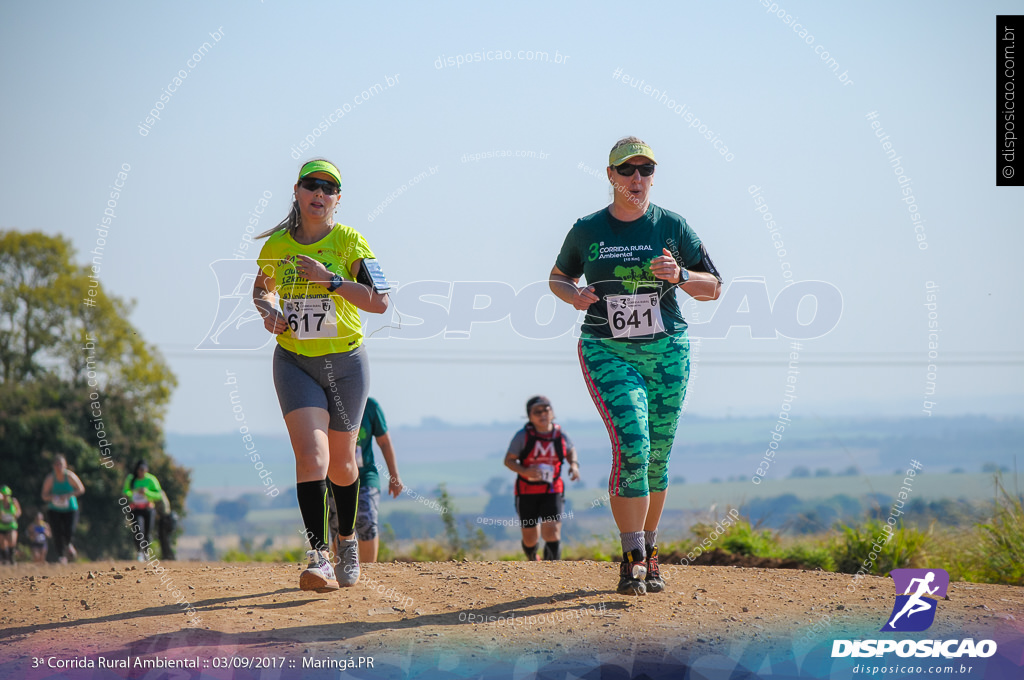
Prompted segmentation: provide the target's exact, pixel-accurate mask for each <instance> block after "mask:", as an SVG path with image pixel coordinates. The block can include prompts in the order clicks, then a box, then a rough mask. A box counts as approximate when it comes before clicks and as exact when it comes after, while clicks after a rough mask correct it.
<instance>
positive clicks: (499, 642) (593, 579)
mask: <svg viewBox="0 0 1024 680" xmlns="http://www.w3.org/2000/svg"><path fill="white" fill-rule="evenodd" d="M165 566H167V570H166V571H165V572H164V573H162V574H158V573H157V572H156V571H155V570H154V569H153V568H150V567H147V566H146V565H144V564H135V563H94V564H91V565H72V566H67V567H59V566H45V567H43V568H40V569H36V568H34V567H32V566H24V565H23V566H18V567H14V568H11V567H6V568H0V595H2V604H0V610H2V611H0V639H2V640H3V642H2V643H0V677H2V678H11V677H18V678H22V677H28V678H34V677H88V678H102V677H146V678H157V677H199V676H200V675H202V676H203V677H263V678H282V677H283V678H293V677H338V676H337V673H338V671H339V670H340V669H339V668H338V664H339V663H340V664H341V665H342V666H345V665H346V664H347V665H348V666H349V669H348V670H347V671H346V672H348V673H349V674H350V675H352V676H354V677H373V678H384V677H396V678H397V677H498V676H508V677H526V676H527V675H528V674H529V673H530V672H531V671H534V670H543V671H545V672H549V674H550V676H551V677H582V676H584V675H585V674H587V673H588V672H589V671H590V670H592V669H595V668H598V667H599V666H601V665H605V666H608V665H617V666H620V667H621V668H622V669H623V672H624V673H625V674H624V675H623V674H621V673H620V674H619V677H637V676H639V675H641V674H643V673H646V674H647V675H648V676H649V677H659V676H661V675H665V676H666V677H682V675H680V673H681V672H682V669H684V668H691V669H694V671H695V672H696V671H697V670H699V669H705V668H706V669H712V670H714V669H716V668H717V669H719V671H720V672H721V671H722V669H727V668H735V667H736V666H737V665H741V666H743V667H746V668H749V669H752V670H754V671H760V673H761V674H763V675H765V676H767V675H768V672H769V669H771V671H772V672H774V673H777V672H779V671H778V669H779V668H782V667H783V666H786V665H787V664H794V663H797V660H800V661H801V662H802V664H803V666H802V667H803V668H805V669H806V668H810V666H809V665H808V664H811V663H812V662H813V663H818V664H825V663H828V664H831V662H832V659H831V658H830V655H829V651H830V650H831V646H832V641H833V640H834V639H837V638H844V639H846V638H848V639H856V638H867V637H870V638H876V637H884V636H883V635H881V634H879V633H878V629H879V628H880V627H881V625H882V624H884V623H885V620H886V617H887V615H889V613H890V611H891V609H892V606H893V601H894V591H893V583H892V581H891V580H890V579H888V578H875V577H866V578H863V579H861V580H859V581H856V582H855V581H854V580H853V579H852V577H850V576H846V575H839V574H828V573H822V572H809V571H795V570H782V569H775V570H769V569H744V568H736V567H694V566H687V567H683V566H671V565H667V566H664V567H663V573H664V576H665V578H666V581H667V582H668V589H667V591H666V592H664V593H661V594H657V595H653V594H652V595H647V596H645V597H641V598H633V597H625V596H621V595H617V594H616V593H615V592H614V590H613V586H614V585H615V583H616V581H617V574H618V565H617V564H609V563H598V562H550V563H545V562H541V563H525V562H464V563H455V562H446V563H416V564H402V563H396V564H375V565H369V566H367V567H364V572H363V580H362V581H361V583H360V584H358V585H357V586H355V587H354V588H349V589H343V590H341V591H338V592H335V593H330V594H324V595H319V594H315V593H305V592H302V591H299V590H298V588H297V584H298V574H299V571H300V570H301V566H299V565H295V564H287V565H284V564H225V563H209V564H202V563H194V562H184V563H182V562H179V563H167V564H166V565H165ZM191 612H194V613H191ZM909 637H916V638H922V637H923V638H927V639H945V638H963V637H973V638H974V639H975V640H981V639H995V640H998V641H999V645H1000V647H999V653H998V654H997V656H996V657H993V659H988V660H979V661H987V662H988V663H989V664H993V663H995V661H997V660H998V661H999V663H1001V664H1005V663H1008V662H1010V659H1013V661H1015V662H1017V663H1019V662H1021V661H1022V660H1024V651H1022V650H1024V590H1022V589H1020V588H1014V587H1008V586H994V585H978V584H969V583H955V584H951V586H950V592H949V599H948V601H940V602H939V610H938V614H937V616H936V620H935V623H934V625H933V626H932V627H931V628H930V629H929V630H928V631H927V632H926V633H918V634H910V635H909ZM808 652H810V654H808ZM101 658H102V660H103V662H102V665H101V663H100V660H101ZM371 658H372V663H373V666H372V668H371V667H370V666H369V665H368V664H369V663H370V661H368V660H369V659H371ZM196 659H198V661H196ZM844 661H845V662H846V663H848V664H849V663H852V660H849V659H846V660H844ZM90 662H91V663H92V665H90ZM179 662H180V663H182V664H187V663H196V664H197V665H198V667H197V668H189V667H185V668H182V669H174V668H168V667H167V666H168V664H169V663H170V665H175V664H177V663H179ZM111 663H124V664H125V665H126V666H127V668H124V667H120V668H118V667H115V668H109V666H110V664H111ZM154 664H155V665H157V666H158V667H157V668H152V666H153V665H154ZM729 664H732V665H731V666H730V665H729ZM225 665H226V666H227V668H221V666H225ZM33 666H37V667H36V668H33ZM360 666H362V667H360ZM1000 667H1001V666H1000ZM793 668H794V669H795V668H796V666H793ZM1011 668H1012V666H1011ZM827 670H828V669H827V668H825V667H822V669H821V672H822V674H821V677H828V673H827V672H826V671H827ZM982 670H985V669H982ZM997 670H998V669H997V668H996V666H992V665H990V666H989V667H988V669H987V672H985V673H984V677H998V676H997V675H993V673H996V672H997ZM1018 670H1020V669H1018ZM710 672H711V671H708V672H704V671H700V675H708V673H710ZM524 674H527V675H524ZM714 674H715V673H711V675H714ZM691 676H692V673H691ZM592 677H597V676H592ZM693 677H697V676H693ZM724 677H728V673H726V675H725V676H724ZM931 677H935V676H931ZM973 677H982V675H979V673H978V672H975V674H974V675H973ZM1007 677H1013V676H1007ZM1017 677H1024V672H1021V673H1020V674H1019V675H1018V676H1017Z"/></svg>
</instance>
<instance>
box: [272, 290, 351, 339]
mask: <svg viewBox="0 0 1024 680" xmlns="http://www.w3.org/2000/svg"><path fill="white" fill-rule="evenodd" d="M284 318H285V321H287V322H288V327H289V328H291V329H292V335H293V336H294V337H295V339H296V340H315V339H319V338H336V337H338V316H337V313H336V312H335V309H334V300H332V299H331V298H305V299H295V300H285V301H284Z"/></svg>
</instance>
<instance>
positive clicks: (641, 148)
mask: <svg viewBox="0 0 1024 680" xmlns="http://www.w3.org/2000/svg"><path fill="white" fill-rule="evenodd" d="M656 165H657V161H655V159H654V151H653V150H652V149H651V148H650V147H649V146H647V145H646V144H645V143H644V142H643V141H642V140H640V139H637V138H636V137H626V138H625V139H620V140H619V141H618V142H616V144H615V146H613V147H612V150H611V153H610V154H609V158H608V168H607V171H606V172H607V175H608V181H609V182H610V183H611V185H612V189H613V199H612V203H611V205H609V206H608V207H606V208H604V209H603V210H600V211H598V212H596V213H593V214H592V215H588V216H586V217H582V218H580V219H579V220H577V221H576V224H574V225H573V227H572V229H571V230H570V231H569V234H568V235H567V236H566V237H565V241H564V243H563V245H562V250H561V252H560V253H559V254H558V258H557V259H556V260H555V266H554V268H553V269H552V270H551V275H550V277H549V281H550V286H551V291H552V292H553V293H554V294H555V295H557V296H558V297H559V299H561V300H562V301H563V302H566V303H568V304H570V305H572V306H573V307H575V308H576V309H578V310H580V311H586V312H587V317H586V320H585V321H584V322H583V328H582V332H581V335H580V342H579V350H578V353H579V359H580V366H581V368H582V370H583V377H584V379H585V381H586V383H587V388H588V390H589V391H590V396H591V398H592V399H593V400H594V405H595V406H596V407H597V410H598V412H599V413H600V414H601V418H602V419H603V420H604V423H605V426H606V427H607V429H608V434H609V438H610V440H611V449H612V465H611V473H610V475H609V479H608V495H609V498H610V505H611V509H612V515H613V516H614V518H615V523H616V524H617V525H618V528H619V536H620V539H621V542H622V555H623V557H622V567H621V569H620V574H619V585H618V589H617V590H618V592H619V593H622V594H624V595H645V594H646V593H649V592H651V593H659V592H663V591H664V590H665V581H664V579H663V578H662V577H661V572H660V569H659V566H658V547H657V535H658V523H659V522H660V520H661V511H662V509H663V508H664V506H665V497H666V493H667V491H668V459H669V454H670V453H671V451H672V443H673V441H674V439H675V434H676V425H677V423H678V422H679V415H680V412H681V410H682V404H683V399H684V397H685V396H686V382H687V379H688V378H689V372H690V359H689V341H688V339H687V335H686V321H685V320H684V319H683V316H682V313H681V311H680V307H679V303H678V301H677V300H676V291H677V290H681V291H683V292H684V293H686V294H687V295H689V296H690V297H692V298H693V299H695V300H715V299H717V298H718V296H719V294H720V292H721V283H722V279H721V277H720V276H719V275H718V271H717V270H716V269H715V267H714V265H713V264H712V262H711V259H710V258H709V257H708V254H707V249H705V247H704V245H703V243H702V242H701V240H700V238H698V237H697V234H696V233H695V232H694V230H693V229H692V228H690V225H689V224H687V222H686V220H685V219H683V218H682V217H681V216H680V215H677V214H676V213H674V212H671V211H669V210H665V209H664V208H661V207H659V206H656V205H654V204H653V203H651V201H650V190H651V186H652V184H653V182H654V171H655V168H656ZM581 277H586V279H587V285H586V286H585V287H583V286H579V285H578V284H579V280H580V278H581Z"/></svg>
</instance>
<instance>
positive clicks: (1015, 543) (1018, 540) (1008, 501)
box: [977, 475, 1024, 586]
mask: <svg viewBox="0 0 1024 680" xmlns="http://www.w3.org/2000/svg"><path fill="white" fill-rule="evenodd" d="M977 529H978V532H979V534H980V535H979V537H978V538H979V542H980V543H981V546H980V547H981V554H982V555H983V556H984V557H983V571H984V576H985V580H986V581H988V582H989V583H1007V584H1010V585H1015V586H1020V585H1024V505H1022V503H1021V498H1020V495H1019V494H1018V495H1017V496H1011V495H1010V493H1009V492H1008V491H1007V490H1006V489H1005V488H1004V487H1003V484H1002V481H1001V480H1000V477H999V475H996V500H995V506H994V508H993V513H992V518H991V519H990V520H989V521H988V522H986V523H983V524H978V525H977Z"/></svg>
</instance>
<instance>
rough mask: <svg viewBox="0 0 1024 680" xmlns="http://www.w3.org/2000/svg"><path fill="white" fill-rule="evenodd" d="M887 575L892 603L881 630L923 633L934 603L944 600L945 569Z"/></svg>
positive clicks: (931, 617)
mask: <svg viewBox="0 0 1024 680" xmlns="http://www.w3.org/2000/svg"><path fill="white" fill-rule="evenodd" d="M889 574H890V575H891V576H892V580H893V583H894V584H895V585H896V604H894V605H893V607H892V614H891V615H890V616H889V621H888V622H887V623H886V624H885V625H884V626H882V630H883V631H885V632H890V631H900V632H903V633H916V632H918V631H922V630H927V629H928V628H929V627H931V625H932V623H934V622H935V610H936V609H938V604H937V602H936V600H937V599H938V598H940V597H941V598H945V597H946V591H947V590H948V589H949V573H947V572H946V570H945V569H893V570H892V571H891V572H889ZM900 593H903V594H902V595H900Z"/></svg>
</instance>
